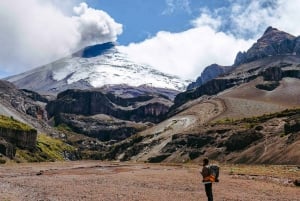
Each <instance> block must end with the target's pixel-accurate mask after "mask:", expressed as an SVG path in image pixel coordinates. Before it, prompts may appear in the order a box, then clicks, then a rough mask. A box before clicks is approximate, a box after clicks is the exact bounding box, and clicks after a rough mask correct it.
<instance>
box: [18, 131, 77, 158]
mask: <svg viewBox="0 0 300 201" xmlns="http://www.w3.org/2000/svg"><path fill="white" fill-rule="evenodd" d="M75 152H76V149H75V148H74V147H73V146H70V145H68V144H66V143H64V142H63V141H61V140H59V139H54V138H51V137H49V136H47V135H44V134H40V135H38V137H37V148H36V150H33V151H29V150H21V149H18V150H17V153H16V158H17V161H20V162H25V161H27V162H46V161H63V160H65V153H75Z"/></svg>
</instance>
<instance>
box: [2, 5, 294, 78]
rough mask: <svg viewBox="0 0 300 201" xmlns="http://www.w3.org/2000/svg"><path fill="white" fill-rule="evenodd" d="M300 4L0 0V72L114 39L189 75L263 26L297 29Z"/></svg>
mask: <svg viewBox="0 0 300 201" xmlns="http://www.w3.org/2000/svg"><path fill="white" fill-rule="evenodd" d="M299 10H300V3H299V0H289V1H286V0H260V1H254V0H148V1H147V0H64V1H61V0H26V1H19V0H1V1H0V30H1V33H0V78H1V77H5V76H9V75H14V74H18V73H21V72H24V71H27V70H30V69H33V68H35V67H38V66H41V65H44V64H47V63H50V62H52V61H54V60H57V59H59V58H61V57H64V56H66V55H70V54H71V53H73V52H74V51H76V50H78V49H81V48H84V47H85V46H88V45H93V44H99V43H105V42H117V44H119V46H118V49H119V51H121V52H123V53H125V54H127V55H128V57H130V58H131V59H132V60H134V61H136V62H139V63H144V64H148V65H150V66H152V67H153V68H155V69H157V70H160V71H162V72H164V73H169V74H175V75H178V76H180V77H182V78H188V79H196V78H197V77H198V76H199V75H200V74H201V72H202V71H203V69H204V68H205V67H206V66H208V65H210V64H212V63H218V64H220V65H231V64H232V63H233V62H234V58H235V56H236V54H237V53H238V51H245V50H247V49H248V48H249V47H251V45H252V44H253V43H254V42H255V41H256V40H257V39H258V38H259V37H260V36H261V35H262V34H263V32H264V31H265V29H266V28H267V27H268V26H273V27H276V28H278V29H280V30H283V31H286V32H289V33H291V34H293V35H296V36H298V35H299V34H300V26H299V23H298V21H297V19H300V12H299Z"/></svg>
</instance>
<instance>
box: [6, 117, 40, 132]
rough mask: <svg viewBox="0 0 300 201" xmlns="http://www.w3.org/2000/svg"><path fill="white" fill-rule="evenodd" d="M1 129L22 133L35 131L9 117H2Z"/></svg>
mask: <svg viewBox="0 0 300 201" xmlns="http://www.w3.org/2000/svg"><path fill="white" fill-rule="evenodd" d="M0 127H2V128H8V129H14V130H22V131H32V130H35V129H33V128H32V127H30V126H28V125H26V124H24V123H21V122H19V121H17V120H15V119H14V118H13V117H7V116H3V115H0Z"/></svg>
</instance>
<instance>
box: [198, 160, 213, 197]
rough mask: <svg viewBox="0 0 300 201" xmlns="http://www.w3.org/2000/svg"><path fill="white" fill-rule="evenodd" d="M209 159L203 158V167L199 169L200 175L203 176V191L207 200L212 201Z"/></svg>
mask: <svg viewBox="0 0 300 201" xmlns="http://www.w3.org/2000/svg"><path fill="white" fill-rule="evenodd" d="M208 164H209V160H208V159H207V158H205V159H203V168H202V171H201V175H202V177H203V180H202V182H203V183H204V186H205V192H206V196H207V200H208V201H213V193H212V181H211V174H210V170H209V165H208Z"/></svg>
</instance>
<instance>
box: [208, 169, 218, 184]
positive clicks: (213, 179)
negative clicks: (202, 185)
mask: <svg viewBox="0 0 300 201" xmlns="http://www.w3.org/2000/svg"><path fill="white" fill-rule="evenodd" d="M219 170H220V168H219V166H217V165H209V173H210V176H209V180H210V181H211V182H219Z"/></svg>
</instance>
